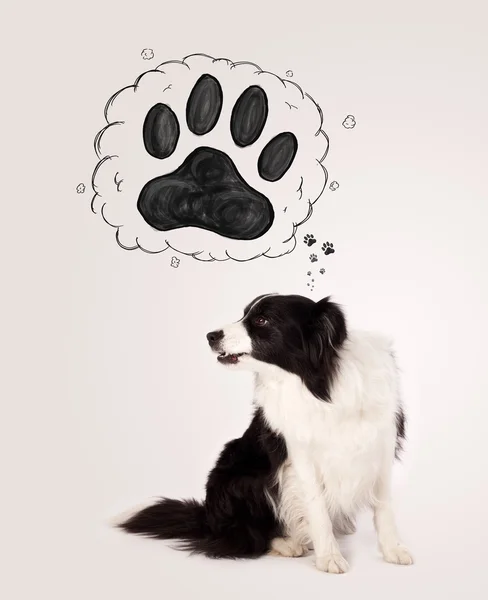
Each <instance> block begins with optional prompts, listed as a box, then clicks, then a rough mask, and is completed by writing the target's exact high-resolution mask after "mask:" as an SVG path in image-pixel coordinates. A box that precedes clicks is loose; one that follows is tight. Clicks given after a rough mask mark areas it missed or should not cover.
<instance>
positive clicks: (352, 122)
mask: <svg viewBox="0 0 488 600" xmlns="http://www.w3.org/2000/svg"><path fill="white" fill-rule="evenodd" d="M342 125H343V126H344V127H345V128H346V129H354V127H356V119H355V118H354V116H353V115H347V117H346V118H345V119H344V121H342Z"/></svg>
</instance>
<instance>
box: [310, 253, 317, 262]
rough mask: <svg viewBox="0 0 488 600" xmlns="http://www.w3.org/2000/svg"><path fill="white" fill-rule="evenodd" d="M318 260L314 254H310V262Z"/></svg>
mask: <svg viewBox="0 0 488 600" xmlns="http://www.w3.org/2000/svg"><path fill="white" fill-rule="evenodd" d="M317 261H318V257H317V255H316V254H311V255H310V262H313V263H314V262H317Z"/></svg>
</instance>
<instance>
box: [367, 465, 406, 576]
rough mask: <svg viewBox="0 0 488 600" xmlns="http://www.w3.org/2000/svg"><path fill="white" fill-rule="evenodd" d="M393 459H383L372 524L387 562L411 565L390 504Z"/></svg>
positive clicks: (376, 488) (377, 483)
mask: <svg viewBox="0 0 488 600" xmlns="http://www.w3.org/2000/svg"><path fill="white" fill-rule="evenodd" d="M392 463H393V458H390V457H389V456H388V455H387V456H386V457H385V460H384V464H383V468H382V470H381V473H380V476H379V477H378V480H377V482H376V485H375V496H376V502H375V505H374V524H375V528H376V533H377V535H378V543H379V546H380V550H381V553H382V554H383V557H384V559H385V560H386V561H387V562H390V563H395V564H399V565H411V564H412V563H413V558H412V555H411V554H410V552H409V551H408V550H407V548H406V547H405V546H404V545H403V544H402V543H401V541H400V537H399V535H398V531H397V527H396V523H395V516H394V514H393V507H392V502H391V470H392Z"/></svg>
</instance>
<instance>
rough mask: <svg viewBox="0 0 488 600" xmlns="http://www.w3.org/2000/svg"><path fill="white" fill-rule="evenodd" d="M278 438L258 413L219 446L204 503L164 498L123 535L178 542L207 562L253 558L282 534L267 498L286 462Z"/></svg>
mask: <svg viewBox="0 0 488 600" xmlns="http://www.w3.org/2000/svg"><path fill="white" fill-rule="evenodd" d="M286 457H287V452H286V445H285V442H284V440H283V438H282V437H281V436H279V435H277V434H275V433H273V432H272V431H271V430H270V429H269V427H268V426H267V424H266V423H265V421H264V418H263V414H262V411H261V410H260V409H258V410H257V411H256V412H255V414H254V418H253V420H252V422H251V424H250V426H249V427H248V429H247V430H246V432H245V433H244V435H243V436H242V437H241V438H239V439H235V440H233V441H231V442H229V443H228V444H226V446H225V447H224V450H223V451H222V453H221V455H220V457H219V459H218V461H217V464H216V465H215V467H214V468H213V470H212V471H211V472H210V475H209V477H208V481H207V487H206V497H205V501H204V502H197V501H195V500H170V499H166V498H163V499H161V500H160V501H159V502H158V503H157V504H155V505H153V506H149V507H148V508H145V509H143V510H142V511H140V512H139V513H137V514H136V515H134V516H133V517H131V518H130V519H129V520H128V521H126V522H125V523H122V524H121V525H120V527H121V528H122V529H124V530H125V531H127V532H128V533H135V534H138V535H143V536H146V537H152V538H159V539H177V540H181V543H180V545H179V546H178V547H179V549H182V550H189V551H190V552H193V553H200V554H205V555H206V556H208V557H211V558H256V557H259V556H262V555H263V554H266V553H267V552H268V551H269V549H270V542H271V540H272V539H273V538H274V537H277V536H279V535H281V533H282V532H281V526H280V524H279V522H278V521H277V520H276V518H275V515H274V513H273V510H272V508H271V505H270V502H269V500H268V497H267V493H269V494H270V495H271V496H273V494H275V493H276V484H275V481H274V477H275V475H276V472H277V470H278V468H279V467H280V466H281V464H282V463H283V462H284V461H285V460H286Z"/></svg>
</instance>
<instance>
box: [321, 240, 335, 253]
mask: <svg viewBox="0 0 488 600" xmlns="http://www.w3.org/2000/svg"><path fill="white" fill-rule="evenodd" d="M322 251H323V253H324V254H325V256H327V255H329V254H334V252H335V249H334V244H329V242H325V244H322Z"/></svg>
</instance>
